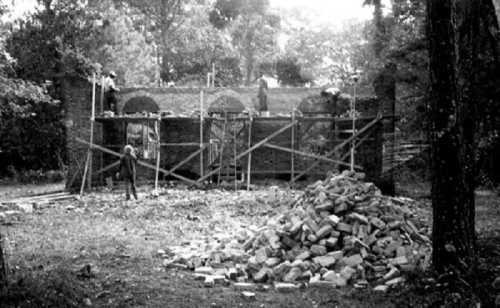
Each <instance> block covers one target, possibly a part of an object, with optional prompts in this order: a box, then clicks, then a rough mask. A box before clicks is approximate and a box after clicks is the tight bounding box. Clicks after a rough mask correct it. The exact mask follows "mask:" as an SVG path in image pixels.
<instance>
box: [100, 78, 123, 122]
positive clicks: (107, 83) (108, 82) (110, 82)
mask: <svg viewBox="0 0 500 308" xmlns="http://www.w3.org/2000/svg"><path fill="white" fill-rule="evenodd" d="M115 79H116V74H115V72H113V71H111V72H109V74H108V76H107V77H106V78H104V83H103V85H102V87H103V89H104V97H105V101H106V104H105V106H106V107H105V108H106V110H110V111H113V112H114V113H117V112H118V110H117V102H118V101H117V99H116V93H117V92H119V91H120V89H119V88H117V87H116V85H115Z"/></svg>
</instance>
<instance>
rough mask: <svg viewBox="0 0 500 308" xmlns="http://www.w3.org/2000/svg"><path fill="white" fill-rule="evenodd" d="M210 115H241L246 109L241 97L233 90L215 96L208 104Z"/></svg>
mask: <svg viewBox="0 0 500 308" xmlns="http://www.w3.org/2000/svg"><path fill="white" fill-rule="evenodd" d="M208 106H209V107H208V112H209V113H224V112H227V113H241V112H243V111H244V110H245V109H246V106H245V104H243V102H242V100H241V99H240V95H239V94H238V93H237V92H235V91H231V90H225V91H221V92H219V93H217V94H215V95H214V96H213V97H212V98H211V99H210V101H209V103H208Z"/></svg>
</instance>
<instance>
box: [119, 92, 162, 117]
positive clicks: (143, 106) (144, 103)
mask: <svg viewBox="0 0 500 308" xmlns="http://www.w3.org/2000/svg"><path fill="white" fill-rule="evenodd" d="M159 111H160V108H159V107H158V104H157V103H156V101H155V100H154V99H152V98H151V97H148V96H134V97H132V98H130V99H129V100H127V101H126V102H125V104H124V105H123V108H122V113H125V114H130V113H141V112H159Z"/></svg>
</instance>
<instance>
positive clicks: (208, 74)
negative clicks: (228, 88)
mask: <svg viewBox="0 0 500 308" xmlns="http://www.w3.org/2000/svg"><path fill="white" fill-rule="evenodd" d="M207 88H210V73H207Z"/></svg>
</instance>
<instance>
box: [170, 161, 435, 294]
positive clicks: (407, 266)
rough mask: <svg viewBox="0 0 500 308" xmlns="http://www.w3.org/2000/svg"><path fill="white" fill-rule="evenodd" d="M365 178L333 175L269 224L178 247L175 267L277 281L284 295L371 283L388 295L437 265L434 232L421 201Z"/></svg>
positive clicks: (233, 277)
mask: <svg viewBox="0 0 500 308" xmlns="http://www.w3.org/2000/svg"><path fill="white" fill-rule="evenodd" d="M363 179H364V175H363V174H360V173H354V172H347V171H346V172H343V173H342V174H331V175H329V176H328V178H327V179H326V180H324V181H318V182H316V183H314V184H312V185H310V186H309V187H308V188H307V189H306V190H305V193H304V194H303V195H302V196H301V197H300V198H298V199H297V200H296V202H295V204H293V205H292V206H291V208H290V209H289V210H288V211H287V212H286V213H282V214H279V215H276V216H274V217H272V218H270V219H269V220H268V221H267V223H266V224H265V225H264V226H263V227H260V228H254V227H251V226H250V227H248V228H247V229H242V230H235V233H234V234H228V235H227V236H226V237H224V236H223V235H221V236H218V237H217V240H216V242H215V243H214V245H210V244H209V243H205V245H200V243H195V242H193V243H192V244H191V247H190V249H189V250H188V249H186V247H174V248H172V251H174V253H175V256H174V257H173V258H171V259H169V260H168V262H167V264H175V263H180V264H184V265H185V266H186V267H188V268H190V269H194V270H195V272H196V273H197V274H203V275H207V277H209V275H214V274H215V275H218V274H222V275H223V276H224V275H225V277H226V279H229V280H232V281H237V282H239V283H240V284H241V283H248V282H250V281H252V282H256V283H267V282H275V288H276V289H277V290H278V291H280V292H287V291H290V290H294V289H296V288H297V287H298V286H299V285H301V284H302V285H307V284H308V285H310V286H314V285H330V286H332V287H344V286H346V285H348V284H351V285H354V286H355V287H356V288H364V287H366V286H367V285H368V284H369V283H372V284H373V285H374V286H376V290H378V291H384V292H385V291H386V290H387V289H389V288H391V287H393V286H396V285H399V284H401V283H404V281H405V279H404V277H403V276H402V273H404V272H407V271H411V270H413V269H415V268H417V267H419V268H426V267H427V266H428V265H429V256H430V240H429V238H428V236H427V234H429V229H428V228H426V227H425V226H422V224H421V222H419V221H417V219H416V218H417V216H418V215H417V214H416V211H417V210H418V208H417V206H416V202H415V201H412V200H410V199H407V198H392V197H387V196H382V194H381V192H380V191H379V189H378V188H377V187H375V185H374V184H372V183H365V182H363ZM195 246H196V247H197V248H195ZM202 246H203V249H200V247H202ZM208 266H210V267H208ZM216 269H217V270H216ZM209 281H210V280H209ZM205 284H207V282H205ZM209 284H211V282H210V283H209ZM246 290H248V289H246Z"/></svg>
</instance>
